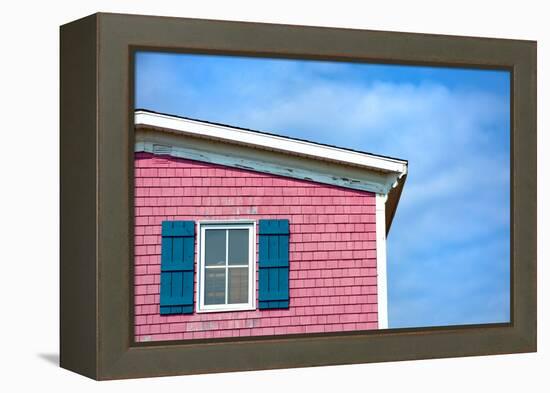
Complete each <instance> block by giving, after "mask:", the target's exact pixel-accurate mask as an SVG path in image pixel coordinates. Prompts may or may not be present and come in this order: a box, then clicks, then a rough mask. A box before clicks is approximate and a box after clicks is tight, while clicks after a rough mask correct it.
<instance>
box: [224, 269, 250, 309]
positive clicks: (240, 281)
mask: <svg viewBox="0 0 550 393" xmlns="http://www.w3.org/2000/svg"><path fill="white" fill-rule="evenodd" d="M228 291H229V301H228V303H229V304H237V303H248V268H247V267H230V268H229V282H228Z"/></svg>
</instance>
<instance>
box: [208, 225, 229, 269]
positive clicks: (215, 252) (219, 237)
mask: <svg viewBox="0 0 550 393" xmlns="http://www.w3.org/2000/svg"><path fill="white" fill-rule="evenodd" d="M204 233H205V237H206V239H205V241H204V254H205V255H204V263H205V264H206V266H213V265H214V266H215V265H225V229H208V230H206V231H204Z"/></svg>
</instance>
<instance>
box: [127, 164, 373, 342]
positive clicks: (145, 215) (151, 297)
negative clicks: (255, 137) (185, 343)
mask: <svg viewBox="0 0 550 393" xmlns="http://www.w3.org/2000/svg"><path fill="white" fill-rule="evenodd" d="M135 158H136V159H135V280H134V283H135V285H134V303H135V340H136V341H159V340H181V339H199V338H217V337H237V336H258V335H274V334H294V333H319V332H335V331H349V330H366V329H376V328H377V327H378V322H377V290H376V283H377V276H376V224H375V203H376V202H375V195H374V194H373V193H369V192H363V191H355V190H351V189H346V188H340V187H335V186H329V185H325V184H319V183H314V182H308V181H302V180H296V179H291V178H285V177H281V176H273V175H269V174H265V173H259V172H253V171H249V170H241V169H235V168H230V167H224V166H220V165H213V164H208V163H204V162H198V161H190V160H185V159H176V158H171V157H168V156H153V155H151V154H147V153H136V156H135ZM234 218H252V219H255V220H259V219H261V218H268V219H273V218H288V219H289V220H290V233H291V235H290V246H289V247H290V255H289V260H290V280H289V287H290V307H289V308H288V309H281V310H254V311H239V312H219V313H202V314H197V313H194V314H192V315H168V316H161V315H160V314H159V293H160V288H159V283H160V249H161V236H160V233H161V223H162V221H164V220H194V221H198V220H202V219H210V220H212V219H234ZM195 260H196V257H195ZM196 270H197V269H195V271H196ZM195 277H196V274H195ZM196 289H197V288H196V284H195V302H196Z"/></svg>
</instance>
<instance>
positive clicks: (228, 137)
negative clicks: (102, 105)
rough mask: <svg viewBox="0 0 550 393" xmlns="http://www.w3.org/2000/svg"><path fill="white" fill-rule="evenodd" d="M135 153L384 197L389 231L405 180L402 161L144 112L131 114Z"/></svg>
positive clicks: (404, 167)
mask: <svg viewBox="0 0 550 393" xmlns="http://www.w3.org/2000/svg"><path fill="white" fill-rule="evenodd" d="M134 122H135V128H136V138H135V140H136V145H135V150H136V151H137V152H140V151H142V152H149V153H153V154H164V155H166V154H168V155H171V156H174V157H180V158H187V159H192V160H198V161H206V162H211V163H214V164H220V165H227V166H232V167H237V168H241V169H243V168H244V169H250V170H255V171H260V172H266V173H271V174H275V175H281V176H287V177H293V178H299V179H303V180H304V179H305V180H310V181H316V182H320V183H325V184H331V185H336V186H340V187H346V188H351V189H357V190H363V191H370V192H374V193H377V194H383V195H386V196H387V197H388V200H387V203H386V229H387V230H389V228H390V225H391V221H392V219H393V216H394V214H395V210H396V208H397V204H398V201H399V196H400V194H401V190H402V188H403V184H404V181H405V178H406V174H407V166H408V163H407V161H405V160H399V159H395V158H389V157H384V156H378V155H374V154H370V153H364V152H358V151H353V150H348V149H342V148H338V147H334V146H327V145H322V144H317V143H313V142H309V141H303V140H297V139H293V138H288V137H284V136H280V135H273V134H268V133H263V132H258V131H252V130H246V129H241V128H237V127H232V126H228V125H221V124H215V123H210V122H204V121H199V120H193V119H187V118H181V117H178V116H171V115H166V114H160V113H155V112H149V111H145V110H137V111H136V112H135V119H134Z"/></svg>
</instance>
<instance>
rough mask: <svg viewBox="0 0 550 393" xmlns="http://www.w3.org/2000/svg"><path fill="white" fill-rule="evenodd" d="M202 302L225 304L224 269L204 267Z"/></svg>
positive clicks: (206, 303)
mask: <svg viewBox="0 0 550 393" xmlns="http://www.w3.org/2000/svg"><path fill="white" fill-rule="evenodd" d="M204 304H205V305H210V304H225V269H218V268H214V269H206V273H205V275H204Z"/></svg>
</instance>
